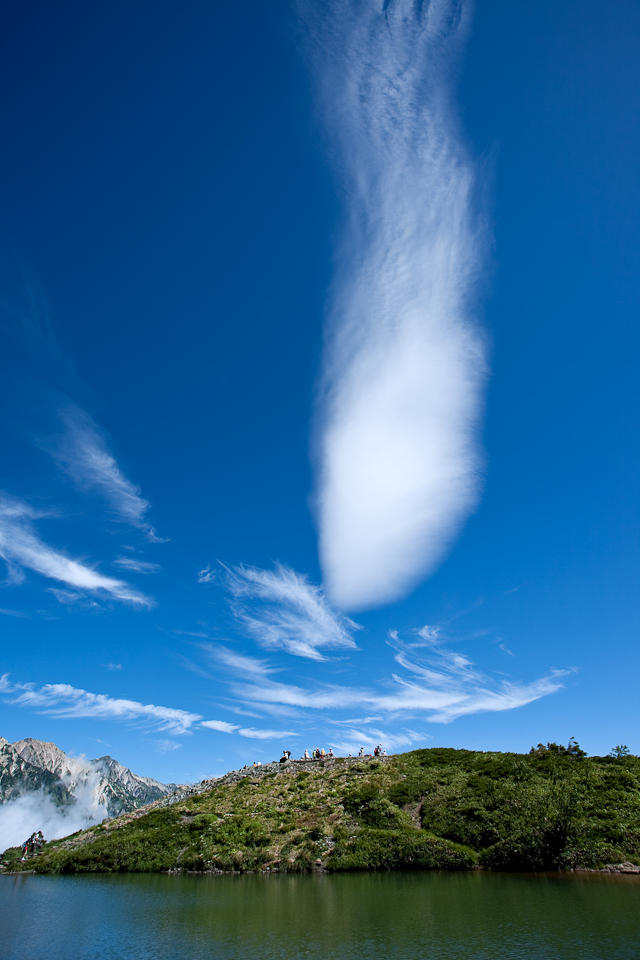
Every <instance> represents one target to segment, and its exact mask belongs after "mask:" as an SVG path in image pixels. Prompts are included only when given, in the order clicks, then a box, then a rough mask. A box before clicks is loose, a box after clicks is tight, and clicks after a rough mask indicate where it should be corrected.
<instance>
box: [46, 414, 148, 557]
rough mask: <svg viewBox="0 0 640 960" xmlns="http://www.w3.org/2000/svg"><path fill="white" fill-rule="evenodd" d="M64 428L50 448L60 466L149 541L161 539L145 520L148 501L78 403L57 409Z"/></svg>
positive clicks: (75, 481)
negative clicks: (122, 468)
mask: <svg viewBox="0 0 640 960" xmlns="http://www.w3.org/2000/svg"><path fill="white" fill-rule="evenodd" d="M60 418H61V420H62V423H63V425H64V431H63V433H62V435H61V437H60V438H59V439H58V442H57V444H55V445H54V446H52V447H51V449H50V452H51V455H52V456H53V458H54V460H55V461H56V463H57V464H58V466H59V467H60V469H61V470H62V471H63V472H64V473H66V475H67V476H68V477H69V479H70V480H71V481H72V482H73V483H74V484H75V485H76V487H78V489H80V490H83V491H85V492H95V493H98V494H99V495H100V496H102V497H103V498H104V499H105V500H106V501H107V503H108V504H109V506H110V507H111V509H112V511H113V513H114V514H115V516H116V517H117V518H118V519H119V520H121V521H123V522H125V523H128V524H130V525H131V526H132V527H136V528H137V529H138V530H141V531H142V532H143V533H144V534H145V536H146V538H147V539H148V540H150V541H152V542H156V543H157V542H162V541H161V538H160V537H158V536H157V535H156V532H155V530H154V528H153V527H152V526H151V525H150V524H149V523H147V521H146V520H145V514H146V513H147V511H148V509H149V502H148V501H147V500H145V499H144V498H143V497H142V496H141V494H140V488H139V487H136V486H135V484H133V483H131V481H130V480H129V479H128V478H127V477H126V476H125V475H124V473H123V472H122V470H121V469H120V467H119V466H118V464H117V462H116V460H115V458H114V456H113V454H112V453H111V451H110V450H109V448H108V446H107V443H106V440H105V438H104V435H103V433H102V431H101V430H100V428H99V427H98V425H97V424H96V423H94V421H93V420H92V419H91V417H90V416H89V415H88V414H87V413H86V412H85V411H84V410H82V409H80V407H77V406H76V405H75V404H72V403H68V404H67V405H66V406H64V407H63V408H62V409H61V410H60Z"/></svg>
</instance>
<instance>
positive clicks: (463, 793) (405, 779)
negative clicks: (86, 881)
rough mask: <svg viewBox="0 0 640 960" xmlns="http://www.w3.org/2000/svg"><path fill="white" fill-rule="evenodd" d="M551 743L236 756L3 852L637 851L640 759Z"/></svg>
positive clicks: (173, 864)
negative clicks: (364, 754)
mask: <svg viewBox="0 0 640 960" xmlns="http://www.w3.org/2000/svg"><path fill="white" fill-rule="evenodd" d="M549 747H550V748H549V749H548V748H545V747H540V748H539V749H538V750H537V751H536V752H533V753H530V754H515V753H477V752H472V751H468V750H450V749H438V748H436V749H431V750H414V751H412V752H411V753H405V754H399V755H397V756H393V757H385V758H381V759H375V760H374V759H370V758H366V759H364V760H355V759H335V760H326V761H309V762H304V761H294V762H287V763H283V764H278V763H274V764H267V765H265V766H263V767H258V768H245V770H242V771H235V772H233V773H231V774H227V776H225V777H222V778H220V779H219V780H216V781H209V782H207V783H203V784H202V785H201V786H200V787H198V788H195V789H196V791H197V792H193V793H192V794H187V795H184V794H183V795H181V796H175V797H171V798H169V799H163V800H159V801H156V803H154V804H150V805H149V806H147V807H145V808H143V809H142V810H140V811H136V812H135V813H129V814H126V815H124V816H122V817H119V818H117V819H115V820H110V821H106V822H105V823H103V824H102V825H101V826H99V827H94V828H92V829H91V830H88V831H84V832H82V833H79V834H76V835H74V836H73V837H70V838H67V839H66V840H59V841H54V842H52V843H49V844H47V845H46V846H45V848H44V851H43V853H42V854H41V855H40V856H38V857H35V858H33V859H32V860H30V861H28V862H27V863H24V864H20V863H16V860H15V853H16V852H17V851H6V852H5V862H6V863H7V864H8V865H10V866H11V867H12V868H16V867H17V868H18V869H35V870H36V871H37V872H38V873H71V872H88V871H168V870H191V871H213V872H215V871H229V870H236V871H247V870H259V871H271V870H277V871H310V870H314V869H326V870H371V869H416V868H418V869H455V870H460V869H470V868H473V867H477V866H480V867H486V868H493V869H505V870H542V869H557V868H573V867H598V866H602V865H604V864H614V863H620V862H621V861H627V862H629V863H634V864H640V758H638V757H633V756H626V757H620V758H614V757H586V756H581V753H582V751H580V750H579V748H578V749H577V750H576V749H575V748H570V749H569V750H567V749H566V748H562V747H557V746H556V745H555V744H553V745H549ZM35 826H37V825H35Z"/></svg>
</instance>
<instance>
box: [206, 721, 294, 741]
mask: <svg viewBox="0 0 640 960" xmlns="http://www.w3.org/2000/svg"><path fill="white" fill-rule="evenodd" d="M200 726H201V727H207V728H208V729H209V730H217V731H219V732H220V733H236V734H237V735H238V736H239V737H247V738H248V739H249V740H279V739H280V738H281V737H294V736H295V735H296V734H295V732H294V731H292V730H256V729H255V728H254V727H241V726H239V725H237V724H235V723H226V722H225V721H224V720H203V721H202V723H201V724H200Z"/></svg>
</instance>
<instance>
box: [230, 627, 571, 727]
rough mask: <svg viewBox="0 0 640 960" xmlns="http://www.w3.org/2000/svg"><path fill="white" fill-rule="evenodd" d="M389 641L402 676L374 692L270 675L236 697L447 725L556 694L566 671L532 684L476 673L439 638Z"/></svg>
mask: <svg viewBox="0 0 640 960" xmlns="http://www.w3.org/2000/svg"><path fill="white" fill-rule="evenodd" d="M430 629H432V628H430ZM390 640H391V643H392V646H393V649H394V651H395V652H394V660H395V662H396V663H397V664H398V666H400V667H401V668H402V669H403V671H404V673H402V674H401V673H399V672H397V671H396V672H392V673H391V672H390V673H389V674H388V675H387V678H386V680H385V679H384V678H383V682H381V683H380V684H379V686H378V687H377V689H371V688H366V687H358V686H340V685H337V684H324V685H315V686H314V687H302V686H299V685H294V684H287V683H282V682H278V681H275V680H272V679H270V678H268V677H264V678H261V680H260V683H253V682H238V681H236V682H235V683H233V684H232V689H233V692H234V694H235V695H236V696H237V697H238V698H239V699H241V700H242V701H243V702H244V703H247V704H250V705H253V706H254V707H256V706H258V705H267V704H285V705H287V706H290V707H298V708H303V709H306V710H316V711H328V710H336V709H357V708H361V709H364V710H367V711H375V713H376V715H378V718H379V719H380V718H385V719H387V720H397V719H400V718H401V719H402V720H403V721H404V722H406V721H407V720H408V719H409V718H410V717H413V718H422V719H424V720H426V721H429V722H431V723H449V722H451V721H452V720H455V719H457V718H458V717H462V716H465V715H469V714H476V713H486V712H500V711H505V710H513V709H516V708H518V707H523V706H525V705H526V704H528V703H532V702H533V701H534V700H538V699H540V698H541V697H544V696H548V695H549V694H552V693H556V692H557V691H558V690H560V689H561V688H562V686H563V678H564V677H565V676H567V675H568V673H570V671H568V670H551V671H550V672H549V673H548V674H546V675H545V676H543V677H541V678H539V679H537V680H534V681H531V682H526V681H521V680H512V679H508V678H505V677H492V676H490V675H488V674H486V673H483V672H482V671H480V670H478V669H477V668H476V667H475V666H474V664H473V663H472V662H471V661H470V660H469V659H468V657H466V656H464V655H463V654H460V653H457V652H456V651H452V650H450V649H449V648H448V647H447V646H446V644H444V643H443V642H442V641H440V639H439V638H438V637H436V638H435V639H432V640H429V641H425V640H424V638H420V640H418V641H417V642H414V643H411V642H409V643H404V642H402V641H401V640H400V638H399V636H398V634H397V633H396V632H392V633H391V636H390ZM425 646H427V650H426V651H425Z"/></svg>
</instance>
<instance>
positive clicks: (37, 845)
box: [22, 830, 44, 860]
mask: <svg viewBox="0 0 640 960" xmlns="http://www.w3.org/2000/svg"><path fill="white" fill-rule="evenodd" d="M43 844H44V837H43V836H42V830H38V831H37V833H36V831H35V830H34V831H33V833H32V834H31V836H30V837H29V839H28V840H25V842H24V843H23V844H22V859H23V860H26V859H27V857H28V856H29V854H30V853H35V852H36V850H42V847H43Z"/></svg>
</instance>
